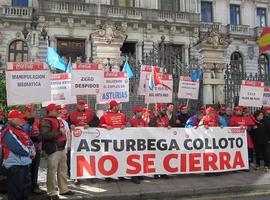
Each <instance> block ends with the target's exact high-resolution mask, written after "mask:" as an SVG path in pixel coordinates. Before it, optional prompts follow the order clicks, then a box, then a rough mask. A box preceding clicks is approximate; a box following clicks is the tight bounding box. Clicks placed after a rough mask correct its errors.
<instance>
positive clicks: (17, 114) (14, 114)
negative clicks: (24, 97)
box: [8, 110, 25, 119]
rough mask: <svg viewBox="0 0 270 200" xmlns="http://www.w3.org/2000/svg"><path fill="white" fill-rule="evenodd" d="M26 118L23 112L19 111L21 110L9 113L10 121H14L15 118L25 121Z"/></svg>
mask: <svg viewBox="0 0 270 200" xmlns="http://www.w3.org/2000/svg"><path fill="white" fill-rule="evenodd" d="M24 117H25V115H24V114H22V113H21V111H19V110H11V111H10V112H9V113H8V118H9V119H14V118H18V119H23V118H24Z"/></svg>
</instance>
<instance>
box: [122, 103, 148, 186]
mask: <svg viewBox="0 0 270 200" xmlns="http://www.w3.org/2000/svg"><path fill="white" fill-rule="evenodd" d="M143 111H144V110H143V108H142V107H141V106H136V107H135V108H134V109H133V113H134V116H133V117H132V118H130V119H129V120H128V124H127V126H128V127H148V123H147V122H146V121H145V120H144V119H143V118H142V116H143ZM141 178H142V177H140V176H133V177H132V178H131V180H132V182H133V183H136V184H140V183H141Z"/></svg>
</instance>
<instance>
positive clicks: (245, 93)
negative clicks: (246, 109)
mask: <svg viewBox="0 0 270 200" xmlns="http://www.w3.org/2000/svg"><path fill="white" fill-rule="evenodd" d="M263 93H264V83H263V82H259V81H246V80H244V81H242V84H241V88H240V95H239V105H240V106H252V107H261V106H262V104H263Z"/></svg>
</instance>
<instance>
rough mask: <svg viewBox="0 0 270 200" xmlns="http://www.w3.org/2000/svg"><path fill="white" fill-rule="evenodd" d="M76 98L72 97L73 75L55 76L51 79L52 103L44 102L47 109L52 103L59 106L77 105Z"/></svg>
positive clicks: (62, 74)
mask: <svg viewBox="0 0 270 200" xmlns="http://www.w3.org/2000/svg"><path fill="white" fill-rule="evenodd" d="M76 101H77V99H76V96H72V95H71V74H69V73H59V74H53V75H52V78H51V101H45V102H42V106H43V107H45V106H47V105H49V104H50V103H56V104H57V105H67V104H75V103H76Z"/></svg>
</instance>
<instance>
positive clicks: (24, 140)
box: [0, 126, 30, 160]
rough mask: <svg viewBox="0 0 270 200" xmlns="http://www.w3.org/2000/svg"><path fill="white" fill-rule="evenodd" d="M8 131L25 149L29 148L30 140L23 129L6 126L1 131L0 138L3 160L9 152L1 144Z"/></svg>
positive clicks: (4, 145) (5, 146) (3, 144)
mask: <svg viewBox="0 0 270 200" xmlns="http://www.w3.org/2000/svg"><path fill="white" fill-rule="evenodd" d="M9 131H11V132H12V133H13V134H14V135H15V136H16V137H17V139H18V140H19V141H20V142H21V143H22V144H23V145H24V146H25V147H27V148H29V147H30V138H29V136H28V135H27V133H26V132H25V131H24V130H23V129H18V128H15V127H12V126H7V127H6V128H5V129H4V130H3V131H1V137H0V142H1V145H2V146H3V150H4V160H6V159H7V158H8V156H9V152H10V151H9V149H8V147H7V145H6V144H5V143H4V142H3V138H4V137H5V135H6V133H7V132H9Z"/></svg>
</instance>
